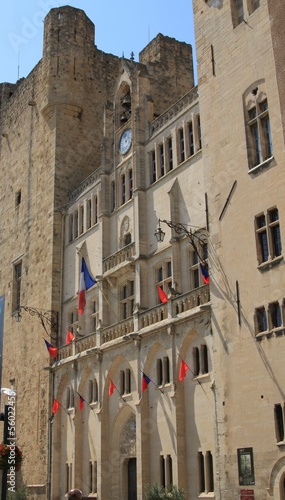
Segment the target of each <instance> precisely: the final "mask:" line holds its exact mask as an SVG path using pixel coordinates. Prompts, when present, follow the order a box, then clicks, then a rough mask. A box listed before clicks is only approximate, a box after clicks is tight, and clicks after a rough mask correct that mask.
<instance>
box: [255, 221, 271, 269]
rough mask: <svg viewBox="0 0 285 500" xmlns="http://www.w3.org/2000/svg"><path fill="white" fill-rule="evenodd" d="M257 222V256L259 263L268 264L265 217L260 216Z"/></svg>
mask: <svg viewBox="0 0 285 500" xmlns="http://www.w3.org/2000/svg"><path fill="white" fill-rule="evenodd" d="M255 220H256V233H257V244H258V251H257V256H258V261H259V263H261V262H266V261H267V260H268V256H269V251H268V239H267V230H266V219H265V215H260V216H258V217H256V219H255Z"/></svg>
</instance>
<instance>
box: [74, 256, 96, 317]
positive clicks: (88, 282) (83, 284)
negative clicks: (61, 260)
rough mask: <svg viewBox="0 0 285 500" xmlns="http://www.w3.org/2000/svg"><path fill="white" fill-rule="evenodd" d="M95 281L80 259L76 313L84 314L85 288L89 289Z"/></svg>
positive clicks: (83, 261)
mask: <svg viewBox="0 0 285 500" xmlns="http://www.w3.org/2000/svg"><path fill="white" fill-rule="evenodd" d="M96 283H97V281H96V280H95V279H94V278H92V276H91V274H90V273H89V270H88V267H87V265H86V262H85V260H84V259H82V262H81V273H80V280H79V292H78V314H80V315H82V314H84V309H85V305H86V297H85V295H86V290H89V288H91V287H92V286H93V285H95V284H96Z"/></svg>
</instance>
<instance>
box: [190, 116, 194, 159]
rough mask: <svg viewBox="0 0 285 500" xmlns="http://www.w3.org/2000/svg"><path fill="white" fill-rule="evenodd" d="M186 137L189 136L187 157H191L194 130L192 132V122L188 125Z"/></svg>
mask: <svg viewBox="0 0 285 500" xmlns="http://www.w3.org/2000/svg"><path fill="white" fill-rule="evenodd" d="M188 136H189V155H190V156H192V155H193V154H194V151H195V149H194V130H193V122H192V121H191V122H189V123H188Z"/></svg>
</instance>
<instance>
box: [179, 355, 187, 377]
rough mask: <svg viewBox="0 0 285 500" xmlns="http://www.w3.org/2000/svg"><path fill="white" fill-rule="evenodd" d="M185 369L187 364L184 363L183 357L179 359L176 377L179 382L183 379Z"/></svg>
mask: <svg viewBox="0 0 285 500" xmlns="http://www.w3.org/2000/svg"><path fill="white" fill-rule="evenodd" d="M187 370H189V366H188V365H187V364H186V363H185V361H184V359H181V363H180V368H179V377H178V378H179V380H180V382H182V380H184V379H185V377H186V372H187Z"/></svg>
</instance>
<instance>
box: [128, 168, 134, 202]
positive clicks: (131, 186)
mask: <svg viewBox="0 0 285 500" xmlns="http://www.w3.org/2000/svg"><path fill="white" fill-rule="evenodd" d="M132 197H133V169H132V168H131V169H130V170H129V199H131V198H132Z"/></svg>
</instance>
